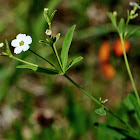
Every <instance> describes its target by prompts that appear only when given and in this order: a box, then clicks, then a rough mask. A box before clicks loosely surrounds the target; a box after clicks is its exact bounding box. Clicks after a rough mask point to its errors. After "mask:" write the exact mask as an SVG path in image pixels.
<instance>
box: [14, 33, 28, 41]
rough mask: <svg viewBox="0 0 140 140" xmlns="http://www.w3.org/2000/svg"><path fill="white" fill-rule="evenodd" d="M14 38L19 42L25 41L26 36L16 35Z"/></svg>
mask: <svg viewBox="0 0 140 140" xmlns="http://www.w3.org/2000/svg"><path fill="white" fill-rule="evenodd" d="M16 38H17V39H18V40H19V41H21V40H23V41H24V40H25V39H26V34H18V35H17V36H16Z"/></svg>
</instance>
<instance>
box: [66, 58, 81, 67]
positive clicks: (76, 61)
mask: <svg viewBox="0 0 140 140" xmlns="http://www.w3.org/2000/svg"><path fill="white" fill-rule="evenodd" d="M82 59H83V57H82V56H79V57H77V58H75V59H73V60H72V61H71V63H70V64H69V65H68V67H67V70H68V69H69V68H70V67H72V66H73V65H74V64H76V63H78V62H79V61H81V60H82Z"/></svg>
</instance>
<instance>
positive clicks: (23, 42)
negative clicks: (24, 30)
mask: <svg viewBox="0 0 140 140" xmlns="http://www.w3.org/2000/svg"><path fill="white" fill-rule="evenodd" d="M31 43H32V38H31V37H30V36H26V34H18V35H17V36H16V39H14V40H12V42H11V46H13V47H15V49H14V53H16V54H19V53H21V52H22V51H24V52H25V51H27V50H28V49H29V48H30V46H29V44H31Z"/></svg>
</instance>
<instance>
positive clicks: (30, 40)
mask: <svg viewBox="0 0 140 140" xmlns="http://www.w3.org/2000/svg"><path fill="white" fill-rule="evenodd" d="M25 43H26V44H31V43H32V38H31V37H30V36H29V35H28V36H26V40H25Z"/></svg>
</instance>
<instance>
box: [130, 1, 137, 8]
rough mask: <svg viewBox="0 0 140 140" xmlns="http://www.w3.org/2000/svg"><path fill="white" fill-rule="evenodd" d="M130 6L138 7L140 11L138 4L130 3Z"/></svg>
mask: <svg viewBox="0 0 140 140" xmlns="http://www.w3.org/2000/svg"><path fill="white" fill-rule="evenodd" d="M129 5H130V6H136V7H137V8H138V9H140V6H139V5H138V4H137V3H136V2H130V3H129Z"/></svg>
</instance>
